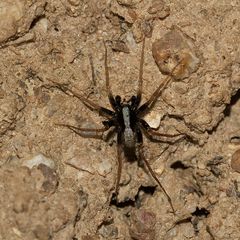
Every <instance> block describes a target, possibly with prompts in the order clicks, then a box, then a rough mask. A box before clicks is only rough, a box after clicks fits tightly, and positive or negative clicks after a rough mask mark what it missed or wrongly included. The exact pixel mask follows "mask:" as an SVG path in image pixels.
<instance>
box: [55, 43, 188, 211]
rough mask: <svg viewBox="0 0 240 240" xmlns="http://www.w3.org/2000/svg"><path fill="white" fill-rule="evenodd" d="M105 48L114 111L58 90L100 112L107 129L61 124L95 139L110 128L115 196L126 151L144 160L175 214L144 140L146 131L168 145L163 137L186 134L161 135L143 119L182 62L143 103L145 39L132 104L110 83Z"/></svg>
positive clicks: (59, 86) (150, 137) (128, 157)
mask: <svg viewBox="0 0 240 240" xmlns="http://www.w3.org/2000/svg"><path fill="white" fill-rule="evenodd" d="M104 46H105V75H106V88H107V93H108V99H109V102H110V104H111V107H112V110H110V109H107V108H104V107H101V106H99V105H98V104H96V103H94V102H92V101H90V100H89V99H87V98H85V97H83V96H81V95H79V94H78V93H76V92H75V91H73V90H72V89H69V88H66V87H64V86H63V85H61V84H57V83H55V84H56V85H55V87H57V88H58V89H60V90H61V91H63V92H64V93H66V94H68V95H72V96H74V97H77V98H78V99H80V100H81V101H82V102H83V103H84V104H85V105H86V106H87V107H88V108H90V109H91V110H93V111H96V112H98V113H99V115H101V116H103V117H105V118H106V120H105V121H103V122H102V123H103V127H102V128H97V129H89V128H81V127H75V126H72V125H68V124H58V125H61V126H64V127H68V128H69V129H71V130H72V131H74V132H75V133H77V134H79V135H81V136H82V135H83V133H86V132H89V133H92V137H96V136H99V134H101V135H103V133H104V132H105V131H107V130H108V129H110V128H113V130H114V131H115V132H116V134H117V155H118V158H117V159H118V172H117V179H116V189H115V194H116V196H117V194H118V191H119V183H120V178H121V171H122V158H121V152H122V151H124V153H125V156H126V158H127V159H129V160H135V159H136V158H140V159H141V160H142V161H143V163H144V164H145V166H146V167H147V169H148V170H149V172H150V174H151V175H152V177H153V178H154V179H155V180H156V182H157V183H158V185H159V186H160V188H161V189H162V191H163V192H164V194H165V195H166V197H167V199H168V201H169V203H170V206H171V208H172V210H173V211H174V208H173V205H172V201H171V198H170V197H169V195H168V193H167V192H166V191H165V189H164V187H163V186H162V184H161V183H160V181H159V180H158V178H157V177H156V174H155V173H154V171H153V170H152V168H151V166H150V164H149V163H148V161H147V160H146V158H145V157H144V154H143V137H142V132H143V133H144V134H145V135H146V136H147V137H148V138H149V139H150V140H153V139H154V140H155V141H157V140H159V141H161V142H168V141H166V140H162V139H160V138H161V137H163V138H165V139H166V138H168V137H169V138H176V137H179V136H180V137H182V136H184V134H181V133H179V134H166V133H160V132H157V131H155V130H154V129H153V128H151V127H150V126H149V125H148V123H147V122H146V121H145V120H143V117H144V115H145V114H147V113H148V112H149V111H150V110H151V108H152V107H153V105H154V104H155V102H156V101H157V99H158V97H159V96H160V94H161V93H162V91H163V90H164V89H165V88H166V86H167V85H168V84H169V82H170V81H171V76H172V74H173V72H174V71H175V69H176V68H177V67H181V64H182V63H181V61H180V62H179V64H178V65H177V66H175V67H174V69H173V70H172V72H171V74H170V75H169V76H168V77H166V78H165V80H164V81H162V82H161V83H160V85H159V86H158V88H157V89H156V90H155V91H154V93H153V94H152V95H151V97H150V98H149V99H148V100H147V101H146V102H145V103H143V104H141V98H142V75H143V62H144V46H145V39H144V40H143V46H142V51H141V60H140V71H139V81H138V91H137V95H136V96H132V97H131V98H130V99H129V100H128V101H126V100H123V101H122V99H121V97H120V96H118V95H117V96H115V97H114V96H113V94H112V91H111V88H110V83H109V72H108V65H107V48H106V45H105V44H104Z"/></svg>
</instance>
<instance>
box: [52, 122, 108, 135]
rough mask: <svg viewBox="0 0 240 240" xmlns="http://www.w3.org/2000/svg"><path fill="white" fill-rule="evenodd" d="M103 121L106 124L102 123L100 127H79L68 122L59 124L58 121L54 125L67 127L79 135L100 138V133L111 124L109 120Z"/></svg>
mask: <svg viewBox="0 0 240 240" xmlns="http://www.w3.org/2000/svg"><path fill="white" fill-rule="evenodd" d="M105 122H106V123H108V124H104V127H102V128H81V127H75V126H73V125H69V124H60V123H58V124H56V125H57V126H61V127H66V128H69V129H70V130H71V131H73V132H74V133H76V134H77V135H79V136H81V137H88V138H89V137H90V138H102V134H103V133H104V132H105V131H107V130H108V129H109V128H110V127H111V126H112V124H111V122H110V121H105Z"/></svg>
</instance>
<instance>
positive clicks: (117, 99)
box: [115, 95, 121, 103]
mask: <svg viewBox="0 0 240 240" xmlns="http://www.w3.org/2000/svg"><path fill="white" fill-rule="evenodd" d="M115 101H116V103H120V102H121V97H120V96H119V95H117V96H116V97H115Z"/></svg>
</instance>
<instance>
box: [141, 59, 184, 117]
mask: <svg viewBox="0 0 240 240" xmlns="http://www.w3.org/2000/svg"><path fill="white" fill-rule="evenodd" d="M182 64H183V60H181V61H180V62H179V63H178V64H177V65H176V66H175V67H174V68H173V69H172V71H171V73H170V74H169V76H167V77H166V78H165V79H164V80H163V81H162V82H161V83H160V85H159V86H158V88H157V89H156V90H155V91H154V93H153V94H152V95H151V97H150V98H149V99H148V100H147V101H146V102H145V103H144V104H143V105H141V106H140V107H139V109H138V111H137V114H138V115H144V114H145V113H146V112H148V111H149V110H150V109H151V108H152V107H153V105H154V104H155V103H156V101H157V99H158V98H159V96H160V95H161V93H162V92H163V90H164V89H165V88H166V87H167V85H168V84H169V83H170V82H171V80H172V75H173V73H174V71H175V70H176V69H177V68H179V67H181V65H182Z"/></svg>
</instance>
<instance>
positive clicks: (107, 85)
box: [103, 42, 118, 110]
mask: <svg viewBox="0 0 240 240" xmlns="http://www.w3.org/2000/svg"><path fill="white" fill-rule="evenodd" d="M103 43H104V47H105V57H104V66H105V78H106V89H107V94H108V99H109V102H110V104H111V106H112V108H113V109H114V110H117V108H118V104H117V102H116V100H115V99H114V97H113V94H112V90H111V86H110V80H109V70H108V55H107V46H106V43H105V42H103Z"/></svg>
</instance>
